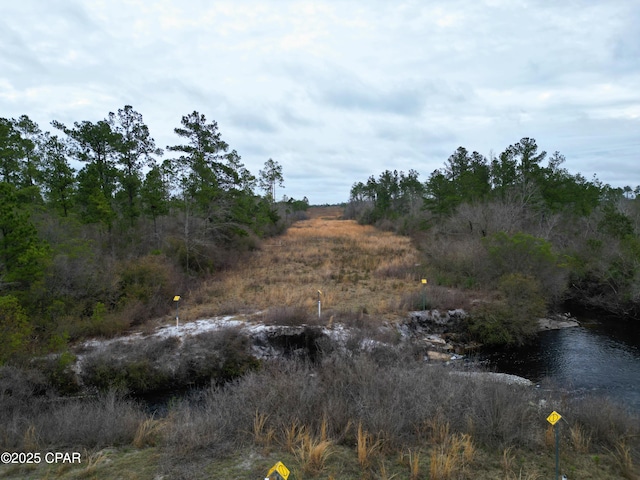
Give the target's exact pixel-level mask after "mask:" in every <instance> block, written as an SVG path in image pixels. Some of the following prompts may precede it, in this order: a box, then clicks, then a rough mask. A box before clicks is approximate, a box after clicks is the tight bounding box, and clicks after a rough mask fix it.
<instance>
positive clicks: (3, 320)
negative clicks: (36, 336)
mask: <svg viewBox="0 0 640 480" xmlns="http://www.w3.org/2000/svg"><path fill="white" fill-rule="evenodd" d="M31 330H32V327H31V325H30V324H29V321H28V318H27V314H26V313H25V311H24V310H23V308H22V306H21V305H20V302H19V301H18V299H17V298H16V297H14V296H13V295H5V296H2V297H0V365H2V364H3V363H4V362H6V361H7V360H9V359H10V358H12V357H14V356H16V355H20V354H22V353H25V352H26V350H27V342H28V339H29V335H30V334H31Z"/></svg>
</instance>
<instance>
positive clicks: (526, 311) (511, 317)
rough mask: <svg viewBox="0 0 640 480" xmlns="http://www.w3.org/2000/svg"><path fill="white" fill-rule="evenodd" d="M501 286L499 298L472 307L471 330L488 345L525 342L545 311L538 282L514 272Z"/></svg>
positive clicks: (499, 285) (502, 281)
mask: <svg viewBox="0 0 640 480" xmlns="http://www.w3.org/2000/svg"><path fill="white" fill-rule="evenodd" d="M498 288H499V292H500V295H501V298H500V299H499V300H496V301H493V302H491V303H484V304H481V305H479V306H477V307H475V308H474V309H473V310H472V312H471V315H470V317H469V318H468V320H467V329H468V332H469V333H470V335H471V337H472V338H473V339H474V340H477V341H479V342H481V343H486V344H489V345H502V344H510V343H517V344H522V343H523V342H524V341H525V340H526V339H527V338H528V337H530V336H531V335H533V334H535V333H536V332H537V331H538V319H539V318H540V317H542V316H543V315H544V314H545V313H546V304H545V301H544V298H543V297H542V294H541V293H540V289H539V286H538V282H537V281H536V280H535V279H533V278H531V277H528V276H525V275H522V274H519V273H512V274H507V275H503V276H502V277H501V278H500V281H499V284H498Z"/></svg>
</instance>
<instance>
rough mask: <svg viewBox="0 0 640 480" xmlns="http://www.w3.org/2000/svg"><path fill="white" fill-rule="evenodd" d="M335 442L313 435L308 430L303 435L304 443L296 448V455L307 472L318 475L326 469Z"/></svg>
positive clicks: (303, 469)
mask: <svg viewBox="0 0 640 480" xmlns="http://www.w3.org/2000/svg"><path fill="white" fill-rule="evenodd" d="M332 446H333V442H331V441H330V440H322V439H319V438H315V437H312V436H311V435H310V434H309V433H308V432H307V433H305V434H304V435H303V438H302V444H301V445H300V447H298V449H297V450H296V457H297V459H298V462H299V463H300V467H301V469H302V471H303V472H304V473H305V474H308V475H312V476H314V475H318V474H320V473H322V472H323V471H324V470H325V467H326V463H327V460H328V459H329V456H330V455H331V447H332Z"/></svg>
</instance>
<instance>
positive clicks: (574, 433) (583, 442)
mask: <svg viewBox="0 0 640 480" xmlns="http://www.w3.org/2000/svg"><path fill="white" fill-rule="evenodd" d="M569 436H570V437H571V445H572V446H573V449H574V450H575V451H576V452H577V453H587V452H588V451H589V450H590V448H591V435H589V434H588V433H586V432H585V430H584V428H583V427H582V426H580V424H576V425H574V426H572V427H571V428H569Z"/></svg>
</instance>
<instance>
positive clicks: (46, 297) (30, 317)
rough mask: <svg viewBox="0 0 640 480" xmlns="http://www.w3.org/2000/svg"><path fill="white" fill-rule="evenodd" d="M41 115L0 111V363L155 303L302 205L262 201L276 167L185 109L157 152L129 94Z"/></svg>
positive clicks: (115, 323)
mask: <svg viewBox="0 0 640 480" xmlns="http://www.w3.org/2000/svg"><path fill="white" fill-rule="evenodd" d="M51 124H52V126H53V127H54V128H55V130H54V132H53V133H52V132H48V131H43V130H42V129H41V128H40V127H39V126H38V125H37V124H36V123H35V122H34V121H32V120H31V119H30V118H29V117H28V116H26V115H23V116H21V117H20V118H18V119H7V118H0V363H2V362H4V361H6V360H7V359H9V358H12V357H13V356H15V355H19V354H20V353H28V352H31V351H33V350H34V349H39V350H41V349H42V348H45V349H47V348H49V349H58V348H59V347H60V345H64V344H65V343H66V341H67V340H68V339H70V338H77V337H80V336H86V335H93V334H101V333H102V334H109V333H113V332H115V331H118V330H120V329H123V328H127V327H128V326H130V325H131V324H135V323H142V322H144V321H145V320H147V319H148V318H152V317H154V316H157V315H160V314H163V313H165V312H166V311H167V309H168V308H169V307H170V306H171V301H170V300H171V298H173V296H174V295H175V294H179V293H181V292H183V291H185V290H186V289H187V288H189V286H190V282H192V281H193V279H197V278H201V277H202V276H203V275H206V274H208V273H210V272H213V271H216V270H220V269H224V268H228V267H229V266H230V265H232V264H233V263H234V262H235V261H236V260H237V259H238V258H239V256H240V255H241V254H242V252H243V251H246V250H248V249H252V248H254V247H256V246H257V242H258V240H259V238H261V237H264V236H268V235H273V234H276V233H278V232H280V231H282V229H283V228H285V222H284V220H283V219H282V217H284V216H285V215H284V214H285V213H286V219H287V221H290V220H292V219H294V218H295V215H296V213H297V212H301V211H304V210H306V208H307V207H308V201H307V199H306V198H304V199H302V200H295V199H288V201H284V202H276V201H275V198H274V195H275V186H276V185H280V186H282V184H283V174H282V167H281V166H280V165H279V164H278V163H277V162H275V161H273V160H272V159H269V160H268V161H267V162H266V163H265V166H264V169H263V170H260V172H259V174H258V176H255V175H253V174H252V173H251V172H250V171H249V170H248V169H247V168H246V167H245V166H244V165H243V163H242V161H241V157H240V155H239V154H238V152H237V151H236V150H233V149H231V148H230V146H229V145H228V144H227V143H226V142H225V141H224V140H223V139H222V136H221V133H220V132H219V130H218V125H217V123H216V122H215V121H207V119H206V118H205V116H204V115H203V114H200V113H198V112H195V111H194V112H193V113H191V114H188V115H185V116H183V117H182V120H181V122H180V126H178V127H177V128H175V129H174V131H175V134H176V143H175V144H174V145H170V146H167V147H166V153H165V151H163V149H161V148H159V147H158V146H157V145H156V143H155V141H154V139H153V137H152V135H151V132H150V131H149V128H148V127H147V125H146V124H145V123H144V121H143V117H142V115H141V114H140V113H138V112H136V111H135V110H134V109H133V107H131V106H130V105H127V106H125V107H124V108H122V109H119V110H118V111H117V112H115V113H114V112H111V113H109V114H108V116H107V117H106V118H105V119H103V120H99V121H97V122H91V121H86V120H85V121H77V122H74V123H73V125H65V124H63V123H62V122H59V121H57V120H53V121H52V122H51ZM74 165H76V166H79V168H78V169H76V168H74ZM258 190H261V191H263V192H264V194H263V195H260V194H259V193H257V191H258ZM167 299H169V300H167Z"/></svg>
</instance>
